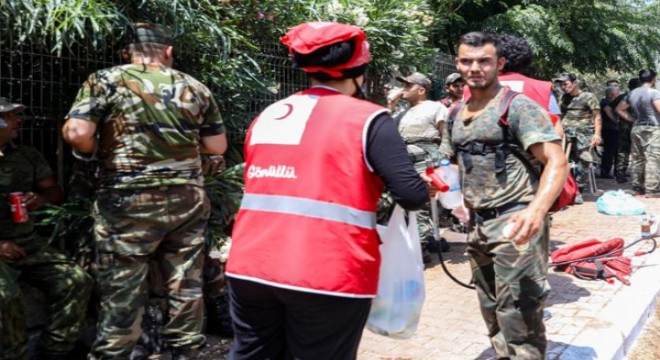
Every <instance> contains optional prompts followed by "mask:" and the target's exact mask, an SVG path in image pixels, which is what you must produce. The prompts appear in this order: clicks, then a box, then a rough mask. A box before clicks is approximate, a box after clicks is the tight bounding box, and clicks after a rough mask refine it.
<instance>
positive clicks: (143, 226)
mask: <svg viewBox="0 0 660 360" xmlns="http://www.w3.org/2000/svg"><path fill="white" fill-rule="evenodd" d="M282 42H283V44H284V45H286V46H287V47H288V49H289V52H290V54H291V56H292V59H293V62H294V64H295V66H296V67H297V68H299V69H301V70H302V71H304V72H305V73H306V74H307V75H308V77H309V79H310V81H311V87H310V88H308V89H306V90H303V91H301V92H298V93H296V94H293V95H291V96H289V97H287V98H285V99H282V100H280V101H278V102H276V103H274V104H272V105H270V106H269V107H268V108H266V109H265V110H264V111H263V112H262V113H261V114H260V115H259V116H258V117H257V118H256V119H255V120H254V121H253V123H252V124H251V126H250V129H249V130H248V133H247V136H246V140H245V154H244V157H245V162H246V164H245V169H246V172H245V193H244V196H243V200H242V203H241V208H240V210H239V212H238V215H237V218H236V221H235V224H234V229H233V233H232V248H231V252H230V254H229V259H228V263H227V268H226V275H227V277H228V279H229V280H228V282H227V284H228V285H227V286H228V289H229V295H230V309H231V317H232V321H233V332H234V341H233V343H232V348H231V352H230V355H229V356H230V358H231V359H260V358H277V359H279V358H296V359H354V358H356V354H357V349H358V345H359V342H360V338H361V335H362V331H363V329H364V325H365V323H366V321H367V317H368V314H369V310H370V306H371V299H372V298H373V297H374V296H376V294H377V285H378V270H379V267H380V265H381V264H380V254H379V249H378V243H379V240H378V234H377V232H376V213H377V209H378V204H379V201H380V202H381V205H382V194H383V192H384V191H385V190H387V192H388V196H387V198H388V199H389V200H390V201H389V202H390V203H394V202H396V203H398V204H399V205H401V206H402V207H403V208H405V209H407V210H416V211H417V214H418V216H419V220H420V221H419V223H420V238H421V239H422V241H423V243H424V247H425V248H426V250H427V251H430V252H432V251H448V250H449V243H447V242H446V241H441V242H440V243H436V242H434V234H433V230H432V229H433V224H431V222H433V221H434V219H431V217H430V215H429V209H430V202H429V198H430V197H429V196H430V195H433V194H434V191H433V190H432V189H430V188H429V186H428V184H429V182H430V179H429V177H428V176H426V175H425V169H426V167H427V166H428V163H427V161H426V160H427V159H428V158H430V159H431V162H432V163H433V164H437V163H438V162H439V160H440V159H450V160H451V161H452V162H453V163H454V164H455V166H457V167H458V169H459V171H460V174H461V185H462V191H463V196H464V205H465V208H466V211H467V212H469V221H468V222H467V224H466V226H467V231H468V254H469V256H470V263H471V267H472V269H473V278H474V282H475V286H476V289H477V296H478V298H479V302H480V307H481V312H482V314H483V317H484V321H485V323H486V326H487V329H488V335H489V337H490V339H491V343H492V346H493V348H494V349H495V351H496V353H497V356H498V358H520V359H542V358H543V357H544V355H545V351H546V349H547V340H546V337H545V327H544V323H543V308H544V301H545V299H546V297H547V294H548V292H549V291H550V288H549V284H548V282H547V270H548V263H547V262H548V250H549V221H548V216H549V215H548V211H549V209H550V207H551V205H552V204H553V202H554V200H555V198H556V197H557V195H558V194H559V192H560V191H561V189H562V188H563V186H564V182H565V180H566V178H567V176H568V173H569V166H568V161H567V158H566V156H565V153H564V148H562V138H564V137H566V139H567V140H568V141H566V142H568V143H572V149H573V151H572V153H571V159H572V160H573V162H574V163H575V164H576V168H577V170H576V171H575V172H574V173H575V175H576V178H577V179H578V183H580V184H581V185H582V186H584V183H585V180H584V175H585V174H586V170H585V169H587V168H591V164H592V163H593V162H594V161H595V160H594V159H593V158H592V156H593V152H594V151H593V150H594V149H595V148H596V147H597V146H599V145H601V143H603V141H604V142H605V144H604V146H605V154H604V156H603V157H604V160H603V163H602V165H601V176H603V177H608V175H609V172H610V171H611V167H612V158H613V156H614V154H617V155H616V157H617V161H616V166H615V176H616V178H617V180H619V181H625V174H626V167H627V156H626V155H625V139H624V138H626V137H628V139H629V140H630V141H629V142H630V143H631V144H632V145H631V152H632V154H631V157H632V159H633V160H632V161H633V171H632V174H633V178H632V182H633V189H635V190H636V191H638V192H639V193H645V194H646V195H647V196H656V195H658V194H660V184H659V182H658V176H660V172H658V167H659V164H660V163H659V162H658V158H660V151H658V146H660V145H658V144H660V139H659V137H660V133H659V132H658V130H660V127H659V125H660V124H658V119H660V115H659V113H660V95H659V93H658V91H657V90H654V89H653V84H654V82H655V73H654V72H653V71H652V70H648V69H647V70H643V71H642V72H640V82H641V86H640V89H642V90H639V89H638V90H633V91H630V92H629V93H627V94H623V95H622V94H619V91H618V86H614V85H613V84H608V85H609V86H608V87H607V89H606V99H604V100H606V101H604V102H603V103H602V104H603V105H602V106H601V104H599V102H598V101H597V99H596V98H595V96H594V95H593V94H591V93H588V92H586V91H582V90H580V87H579V85H578V82H577V78H576V76H575V75H574V74H570V73H565V74H562V75H561V76H560V77H559V78H557V79H556V82H557V83H558V84H559V85H560V87H561V89H562V91H563V93H564V94H563V95H562V96H561V98H560V101H559V104H558V102H557V100H556V99H557V97H556V95H555V94H554V93H553V86H552V83H551V82H549V81H540V80H535V79H532V78H529V77H527V76H525V75H523V74H522V73H523V72H524V71H525V69H526V68H527V67H528V66H529V65H530V64H531V61H532V52H531V48H530V47H529V44H527V43H526V41H524V39H522V38H519V37H515V36H511V35H506V34H503V35H494V34H488V33H482V32H471V33H467V34H464V35H463V36H461V37H460V39H459V41H458V49H457V56H456V60H455V61H456V68H457V71H458V72H457V73H453V74H450V75H449V76H447V78H446V79H445V81H444V89H445V91H446V93H447V94H448V97H447V98H445V99H442V100H441V101H431V100H429V99H428V94H429V91H430V90H431V87H432V83H431V81H430V80H429V78H428V77H427V76H425V75H423V74H420V73H413V74H411V75H409V76H405V77H397V78H396V80H397V81H398V82H400V83H401V84H402V89H401V90H400V91H397V92H394V93H392V94H390V96H389V97H388V107H389V110H390V111H391V112H392V114H391V113H390V111H388V109H386V108H384V107H381V106H379V105H377V104H374V103H371V102H369V101H367V100H365V99H364V98H365V94H364V90H363V86H364V84H365V70H366V68H367V65H368V64H369V62H370V61H371V54H370V52H369V45H368V41H367V38H366V35H365V34H364V32H363V31H362V30H361V29H359V28H358V27H355V26H351V25H345V24H338V23H316V22H315V23H305V24H301V25H299V26H296V27H294V28H292V29H290V30H289V32H287V34H286V35H285V36H284V37H283V38H282ZM172 45H173V40H172V36H171V34H170V32H169V31H168V30H167V29H165V28H163V27H161V26H158V25H155V24H148V23H139V24H134V26H132V27H131V28H130V29H129V30H128V31H127V41H126V46H125V47H124V49H123V50H122V57H123V58H124V60H125V61H126V62H127V64H126V65H120V66H115V67H112V68H108V69H103V70H99V71H97V72H95V73H93V74H91V75H90V76H89V78H88V79H87V81H86V82H85V83H84V84H83V86H82V88H81V89H80V91H79V93H78V95H77V97H76V99H75V101H74V104H73V105H72V107H71V110H70V111H69V113H68V114H67V116H66V122H65V124H64V126H63V129H62V136H63V138H64V140H65V141H66V142H67V143H68V144H69V145H71V147H72V148H73V151H74V154H75V156H76V157H77V158H79V159H81V160H83V161H94V162H98V163H99V165H100V174H99V190H98V191H97V193H96V196H95V201H94V207H93V214H92V215H93V217H94V220H95V224H94V237H95V252H96V256H97V265H98V271H97V273H96V274H95V279H92V278H91V277H90V276H89V275H88V274H87V273H85V271H83V270H82V269H80V268H79V267H78V266H76V265H74V264H73V263H72V262H71V261H70V260H68V259H67V258H66V257H65V256H64V255H62V254H61V253H59V252H58V251H57V250H55V249H52V248H51V247H49V246H48V245H47V244H46V242H45V241H44V240H43V239H39V238H38V236H37V235H35V232H34V219H33V218H32V217H30V218H29V219H27V221H16V220H15V219H13V218H12V211H13V210H14V209H13V208H11V209H10V207H9V206H8V205H7V206H2V207H0V301H1V302H0V324H1V327H0V335H2V337H1V338H0V354H1V355H0V358H2V359H7V360H8V359H11V360H15V359H18V360H23V359H28V348H27V344H28V338H27V333H26V330H25V324H24V319H23V317H24V310H23V309H22V307H21V301H20V291H19V290H18V286H17V281H18V280H21V281H26V282H30V283H32V284H33V285H35V286H37V287H39V288H41V289H42V290H43V291H44V292H45V293H46V295H47V299H48V300H49V303H50V311H49V318H48V324H47V326H46V328H45V329H44V331H43V333H42V335H41V337H40V342H39V344H38V347H37V353H36V354H35V358H37V359H67V358H68V357H67V356H68V354H69V352H70V351H71V350H72V349H73V347H74V345H75V341H76V339H77V336H78V334H79V332H80V329H81V327H82V324H83V323H84V317H85V314H86V313H85V309H86V307H87V303H88V301H89V298H90V293H91V291H92V287H93V283H94V282H95V283H96V286H97V287H98V290H99V298H100V304H99V319H98V322H97V327H96V338H95V340H94V342H93V344H92V346H91V350H90V352H89V355H88V358H89V359H128V358H129V357H130V356H131V352H132V350H133V348H134V347H135V345H136V343H137V341H138V338H139V337H140V333H141V331H142V330H141V319H142V317H143V312H144V308H145V304H146V301H147V297H148V294H147V289H146V278H147V276H148V272H149V262H150V261H153V260H155V261H156V263H157V264H158V266H159V269H158V270H159V271H160V272H161V274H162V276H163V284H164V286H165V287H166V290H165V292H166V299H167V311H166V321H165V324H164V326H163V328H162V331H161V335H162V336H163V338H164V340H165V341H166V342H167V344H168V347H169V349H170V350H171V352H172V358H173V359H178V360H182V359H195V358H196V357H197V356H198V354H199V351H200V349H201V348H202V347H203V346H204V344H205V337H204V335H203V334H202V330H203V324H204V306H203V299H202V277H201V274H202V266H203V256H202V252H203V244H204V233H205V231H206V227H207V220H208V218H209V213H210V211H211V209H210V204H209V200H208V197H207V196H206V194H205V192H204V187H203V186H204V182H203V171H202V160H201V158H202V156H203V155H204V154H207V155H219V154H222V153H223V152H224V151H225V150H226V148H227V139H226V137H225V128H224V125H223V122H222V119H221V116H220V113H219V110H218V107H217V105H216V103H215V101H214V99H213V95H212V94H211V92H210V91H209V89H208V88H207V87H206V86H205V85H203V84H201V83H200V82H199V81H197V80H196V79H194V78H193V77H191V76H189V75H187V74H185V73H182V72H180V71H177V70H175V69H173V68H172V65H173V46H172ZM631 86H634V84H633V85H631ZM631 90H632V89H631ZM617 99H618V101H617ZM401 100H403V101H405V102H407V106H405V107H401V106H400V105H401ZM503 106H505V110H506V111H505V112H504V113H505V114H506V119H505V120H507V123H508V126H507V127H506V128H505V127H500V126H499V124H500V123H499V122H500V121H501V120H502V119H501V115H502V112H501V110H502V108H503ZM23 108H24V106H23V105H21V104H15V103H11V102H10V101H8V100H4V99H2V100H0V115H1V117H2V119H0V120H1V121H0V151H1V153H0V193H1V194H2V196H8V195H9V194H10V193H17V192H21V193H23V194H24V197H23V204H22V206H25V208H26V209H27V210H29V211H31V210H34V209H37V208H40V207H42V206H43V205H45V204H46V203H57V202H59V201H61V200H62V190H61V188H60V186H59V185H58V184H57V183H56V182H55V180H54V177H53V176H52V171H51V170H50V168H49V167H48V165H47V163H46V161H45V160H44V158H43V156H42V155H41V154H39V153H38V152H36V151H35V150H34V149H33V148H31V147H28V146H16V145H14V143H13V142H12V140H14V139H16V138H17V137H18V134H19V132H18V131H19V128H20V123H21V119H20V116H19V115H18V114H19V112H20V111H21V110H22V109H23ZM601 109H602V110H603V114H604V115H602V116H601ZM608 109H609V110H608ZM560 117H561V120H560ZM606 117H607V121H608V122H606V123H604V122H603V121H602V120H601V118H603V119H605V118H606ZM618 119H622V120H623V121H621V120H618ZM610 122H612V123H618V124H619V126H618V133H617V134H616V135H614V134H612V133H611V131H610V130H612V128H611V127H610V125H611V124H610ZM627 123H631V124H632V130H630V135H625V136H624V133H625V130H623V128H624V126H623V125H622V124H627ZM603 124H606V125H603ZM616 140H619V145H618V148H617V147H614V148H613V147H612V146H613V145H612V144H614V143H615V141H616ZM514 145H515V146H514ZM512 149H514V150H512ZM512 151H517V152H519V153H518V154H515V155H514V154H512ZM619 154H621V155H620V157H621V158H623V157H626V159H619ZM520 156H522V157H524V159H526V160H520V158H519V157H520ZM624 160H626V161H624ZM529 164H532V166H534V167H536V168H540V167H541V166H542V167H543V171H542V172H540V175H539V172H538V171H536V172H535V171H533V170H532V169H530V168H529V166H528V165H529ZM578 200H579V199H578ZM505 229H506V230H505ZM495 264H498V265H497V266H496V265H495ZM320 265H321V266H320ZM383 266H387V264H383Z"/></svg>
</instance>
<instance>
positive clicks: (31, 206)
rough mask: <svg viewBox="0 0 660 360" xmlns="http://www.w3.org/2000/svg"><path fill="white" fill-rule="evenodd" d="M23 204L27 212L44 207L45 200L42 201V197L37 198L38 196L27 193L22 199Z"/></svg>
mask: <svg viewBox="0 0 660 360" xmlns="http://www.w3.org/2000/svg"><path fill="white" fill-rule="evenodd" d="M23 203H24V204H25V207H26V208H27V210H28V211H32V210H36V209H38V208H40V207H42V206H44V204H45V203H46V200H44V198H43V197H41V196H39V194H35V193H33V192H27V193H25V198H24V199H23Z"/></svg>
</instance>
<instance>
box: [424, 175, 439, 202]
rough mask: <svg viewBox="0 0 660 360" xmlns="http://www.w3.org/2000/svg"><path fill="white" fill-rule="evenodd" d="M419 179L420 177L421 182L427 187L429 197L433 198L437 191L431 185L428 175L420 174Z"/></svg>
mask: <svg viewBox="0 0 660 360" xmlns="http://www.w3.org/2000/svg"><path fill="white" fill-rule="evenodd" d="M419 177H421V178H422V180H424V181H425V182H426V185H428V186H429V196H430V197H434V196H435V194H437V193H438V189H437V188H436V187H435V186H433V184H431V178H430V177H429V176H428V175H426V174H425V173H420V174H419Z"/></svg>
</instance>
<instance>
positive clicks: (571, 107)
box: [557, 73, 603, 204]
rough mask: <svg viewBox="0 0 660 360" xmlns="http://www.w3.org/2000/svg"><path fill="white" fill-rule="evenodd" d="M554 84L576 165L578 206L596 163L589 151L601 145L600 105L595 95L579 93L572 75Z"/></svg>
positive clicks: (565, 74)
mask: <svg viewBox="0 0 660 360" xmlns="http://www.w3.org/2000/svg"><path fill="white" fill-rule="evenodd" d="M557 80H558V81H560V82H561V88H562V90H563V91H564V95H562V97H561V101H560V108H561V112H562V123H563V126H564V132H565V133H566V136H567V138H568V141H570V142H571V143H572V144H573V145H572V149H571V154H570V159H571V161H572V162H573V163H574V164H575V165H576V168H577V175H576V176H575V181H576V182H577V184H578V186H579V188H580V193H579V194H578V195H577V196H576V197H575V203H576V204H582V203H583V201H584V200H583V199H582V194H581V193H582V192H583V191H584V190H585V189H586V186H587V181H589V180H588V179H589V174H588V171H591V166H592V164H594V163H597V162H598V160H597V159H596V158H595V156H594V153H593V150H594V148H595V147H596V146H598V145H600V144H601V143H602V142H603V138H602V132H601V131H602V122H601V118H600V104H599V101H598V98H597V97H596V95H594V94H592V93H590V92H587V91H582V90H581V89H580V85H579V81H578V80H577V77H576V76H575V74H572V73H563V74H561V76H559V78H558V79H557Z"/></svg>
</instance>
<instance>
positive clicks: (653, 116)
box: [628, 86, 660, 126]
mask: <svg viewBox="0 0 660 360" xmlns="http://www.w3.org/2000/svg"><path fill="white" fill-rule="evenodd" d="M658 100H660V91H658V90H656V89H653V88H648V87H646V86H642V87H639V88H637V89H635V90H633V91H631V92H630V94H629V95H628V104H629V105H630V110H632V112H633V114H634V115H635V118H636V119H637V120H635V123H634V125H655V126H659V125H660V113H659V112H658V110H657V109H656V108H655V106H654V104H653V102H654V101H658Z"/></svg>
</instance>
